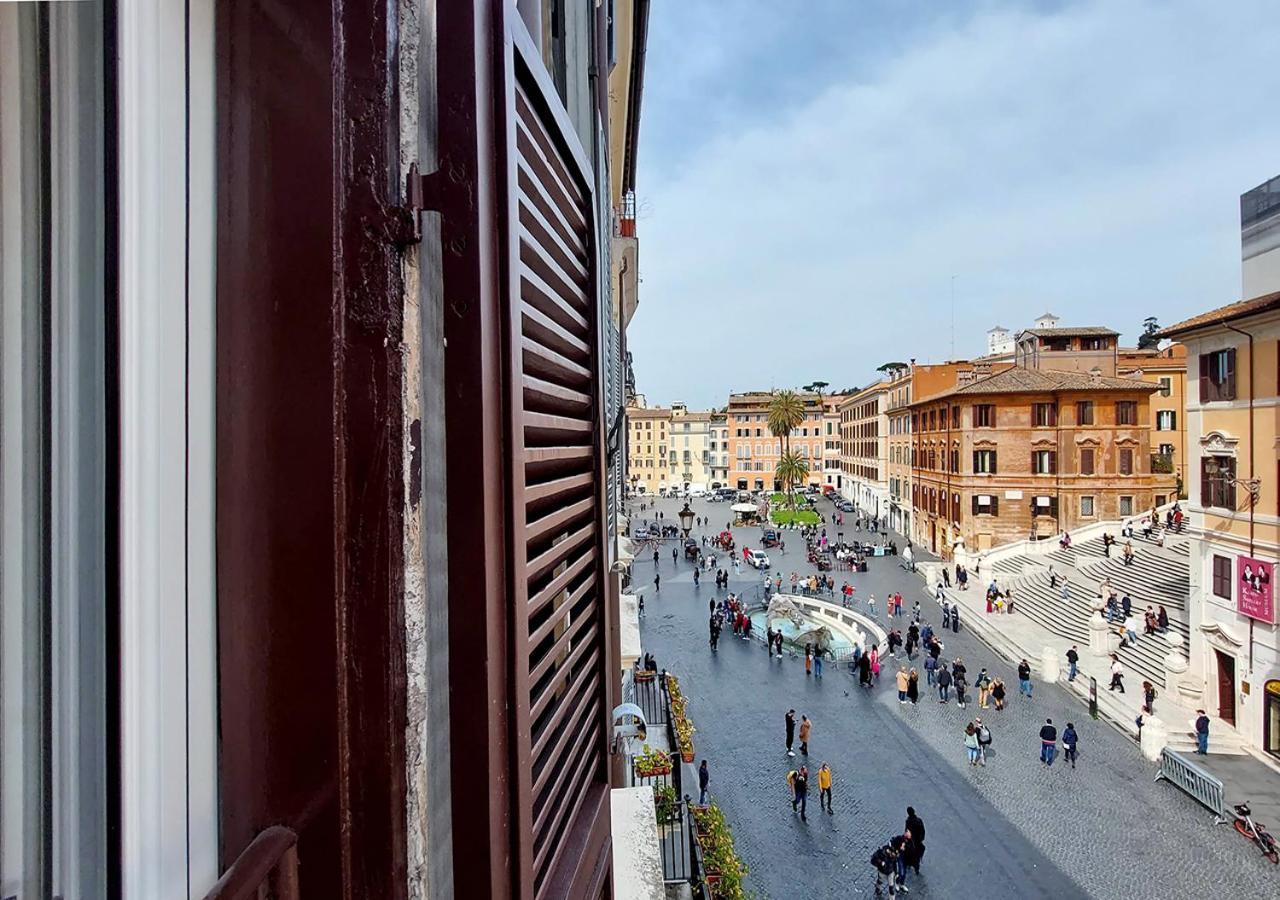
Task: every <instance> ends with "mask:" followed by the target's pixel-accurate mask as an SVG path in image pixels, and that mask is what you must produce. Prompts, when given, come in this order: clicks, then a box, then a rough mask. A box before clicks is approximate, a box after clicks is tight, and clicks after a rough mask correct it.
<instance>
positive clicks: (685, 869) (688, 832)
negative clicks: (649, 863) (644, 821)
mask: <svg viewBox="0 0 1280 900" xmlns="http://www.w3.org/2000/svg"><path fill="white" fill-rule="evenodd" d="M691 806H692V803H691V802H690V800H689V798H688V797H685V798H684V799H682V800H677V801H676V802H675V803H674V804H671V805H668V806H666V808H665V809H662V810H660V811H659V813H658V849H659V850H660V851H661V854H662V880H663V881H664V882H666V883H667V884H681V883H683V884H692V883H693V882H694V881H695V876H696V875H697V872H698V869H697V863H696V859H695V856H696V838H695V834H696V832H695V831H694V827H693V812H692V810H691V808H690V807H691Z"/></svg>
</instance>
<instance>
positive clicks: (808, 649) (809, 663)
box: [804, 644, 813, 677]
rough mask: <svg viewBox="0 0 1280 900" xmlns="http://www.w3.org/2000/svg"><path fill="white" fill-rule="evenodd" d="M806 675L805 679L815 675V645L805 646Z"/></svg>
mask: <svg viewBox="0 0 1280 900" xmlns="http://www.w3.org/2000/svg"><path fill="white" fill-rule="evenodd" d="M804 674H805V677H808V676H810V675H812V674H813V644H805V645H804Z"/></svg>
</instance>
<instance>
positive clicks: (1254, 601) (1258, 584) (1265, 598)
mask: <svg viewBox="0 0 1280 900" xmlns="http://www.w3.org/2000/svg"><path fill="white" fill-rule="evenodd" d="M1274 576H1275V564H1274V563H1269V562H1265V561H1264V560H1261V559H1254V558H1252V557H1249V556H1237V557H1236V612H1238V613H1240V615H1242V616H1248V617H1249V618H1251V619H1257V620H1258V621H1260V622H1267V623H1269V624H1272V625H1274V624H1275V621H1276V594H1275V585H1273V584H1272V579H1273V577H1274Z"/></svg>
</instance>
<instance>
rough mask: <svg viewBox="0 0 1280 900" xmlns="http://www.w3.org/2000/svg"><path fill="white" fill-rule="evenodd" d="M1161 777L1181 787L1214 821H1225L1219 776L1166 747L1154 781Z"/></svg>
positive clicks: (1161, 755)
mask: <svg viewBox="0 0 1280 900" xmlns="http://www.w3.org/2000/svg"><path fill="white" fill-rule="evenodd" d="M1162 778H1163V779H1164V780H1165V781H1171V782H1173V783H1174V784H1176V785H1177V786H1178V787H1180V788H1182V790H1183V791H1185V792H1186V793H1188V794H1190V795H1191V797H1192V798H1194V799H1195V800H1197V801H1198V802H1199V803H1200V805H1201V806H1203V807H1205V808H1206V809H1207V810H1209V812H1211V813H1213V818H1214V822H1215V823H1219V822H1225V821H1226V819H1225V818H1224V817H1223V815H1222V810H1223V798H1222V781H1221V780H1220V779H1219V778H1217V777H1216V776H1214V775H1212V774H1211V773H1209V772H1207V771H1205V770H1204V769H1202V768H1200V767H1199V766H1198V765H1196V764H1195V763H1194V762H1192V761H1191V760H1189V759H1187V758H1186V757H1185V756H1183V755H1182V754H1181V753H1178V752H1177V751H1174V750H1170V749H1169V748H1168V747H1165V748H1164V750H1163V752H1161V754H1160V771H1159V772H1157V773H1156V781H1159V780H1161V779H1162Z"/></svg>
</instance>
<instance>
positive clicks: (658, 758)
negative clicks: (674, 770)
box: [635, 744, 671, 778]
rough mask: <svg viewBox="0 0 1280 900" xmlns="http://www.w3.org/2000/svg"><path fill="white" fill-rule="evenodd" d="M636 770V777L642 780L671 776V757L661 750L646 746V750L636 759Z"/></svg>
mask: <svg viewBox="0 0 1280 900" xmlns="http://www.w3.org/2000/svg"><path fill="white" fill-rule="evenodd" d="M635 770H636V775H637V776H639V777H640V778H655V777H657V776H659V775H670V774H671V757H670V756H668V755H667V754H665V753H663V752H662V751H661V750H658V749H657V748H655V747H650V746H649V745H647V744H646V745H645V748H644V750H642V751H641V752H640V755H639V756H637V757H636V758H635Z"/></svg>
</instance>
